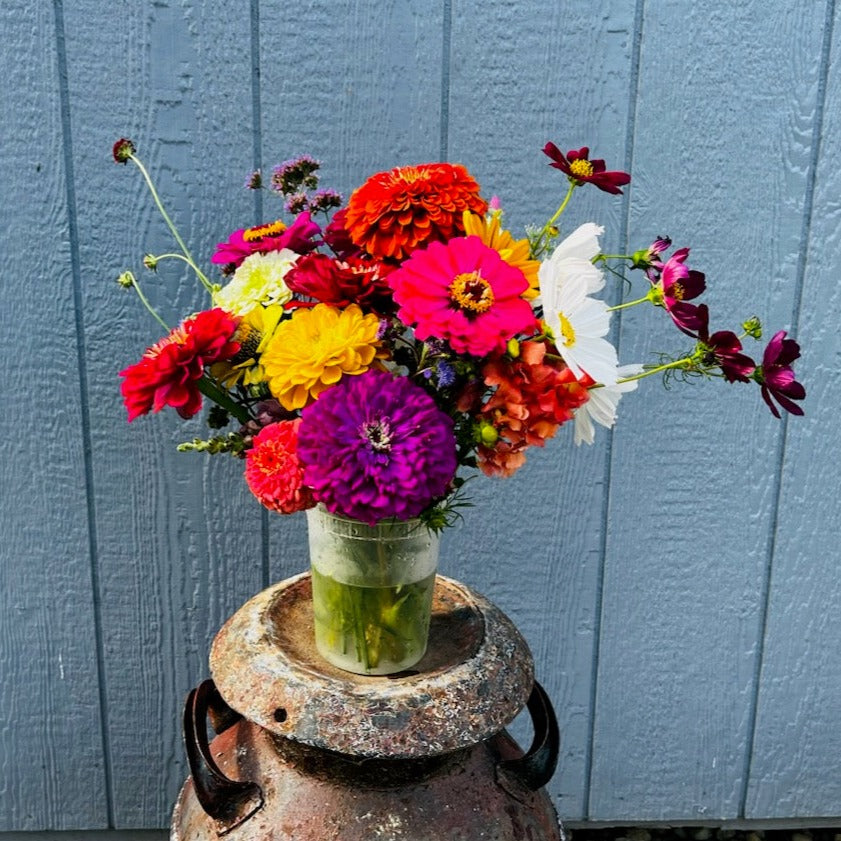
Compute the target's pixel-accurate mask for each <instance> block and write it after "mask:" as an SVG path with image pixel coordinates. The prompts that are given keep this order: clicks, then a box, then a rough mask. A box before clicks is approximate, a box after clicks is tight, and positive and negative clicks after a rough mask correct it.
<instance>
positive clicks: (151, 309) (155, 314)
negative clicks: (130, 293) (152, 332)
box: [131, 278, 169, 333]
mask: <svg viewBox="0 0 841 841" xmlns="http://www.w3.org/2000/svg"><path fill="white" fill-rule="evenodd" d="M131 285H132V287H133V288H134V291H135V292H137V297H138V298H140V301H141V303H142V304H143V306H144V307H146V309H147V310H149V312H150V313H151V314H152V317H153V318H154V319H155V321H157V322H158V324H160V325H161V327H163V328H164V330H166V332H167V333H169V327H168V326H167V323H166V322H165V321H164V320H163V319H162V318H161V317H160V316H159V315H158V311H157V310H156V309H155V308H154V307H153V306H152V305H151V304H150V303H149V299H148V298H147V297H146V296H145V295H144V294H143V290H142V289H141V288H140V284H139V283H138V282H137V278H133V279H132V284H131Z"/></svg>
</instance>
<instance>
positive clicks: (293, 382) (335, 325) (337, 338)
mask: <svg viewBox="0 0 841 841" xmlns="http://www.w3.org/2000/svg"><path fill="white" fill-rule="evenodd" d="M379 326H380V325H379V319H378V318H377V316H376V315H374V314H373V313H369V314H368V315H364V314H363V313H362V310H361V309H360V308H359V307H358V306H357V305H356V304H351V305H350V306H349V307H347V308H346V309H343V310H340V309H338V307H332V306H330V305H329V304H317V305H316V306H314V307H312V308H311V309H305V308H299V309H296V310H295V312H294V314H293V315H292V318H290V319H289V320H288V321H282V322H281V323H280V325H279V326H278V328H277V330H275V332H274V335H273V336H272V338H271V340H270V341H269V344H268V347H267V348H266V350H265V352H264V353H263V355H262V357H261V362H262V363H263V367H264V368H265V371H266V380H267V381H268V384H269V390H270V391H271V393H272V394H273V395H274V396H275V397H276V398H277V399H278V400H279V401H280V403H281V405H282V406H283V407H284V409H289V410H294V409H301V408H303V407H304V406H306V405H307V404H308V403H311V402H312V401H313V400H315V398H316V397H318V395H319V394H320V393H321V392H322V391H324V389H326V388H329V387H330V386H331V385H334V384H335V383H337V382H338V381H339V380H340V379H341V378H342V377H343V376H344V375H346V374H348V375H354V374H362V373H364V372H365V371H367V370H368V368H369V367H370V366H371V364H372V363H373V362H374V360H375V359H376V358H377V357H382V356H385V353H384V351H382V350H381V347H380V343H379V341H378V338H377V333H378V332H379Z"/></svg>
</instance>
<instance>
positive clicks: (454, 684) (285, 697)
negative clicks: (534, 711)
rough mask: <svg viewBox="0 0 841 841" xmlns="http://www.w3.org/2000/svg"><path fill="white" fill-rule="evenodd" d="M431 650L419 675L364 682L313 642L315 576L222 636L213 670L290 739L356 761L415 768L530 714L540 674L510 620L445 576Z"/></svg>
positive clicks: (261, 605)
mask: <svg viewBox="0 0 841 841" xmlns="http://www.w3.org/2000/svg"><path fill="white" fill-rule="evenodd" d="M432 610H433V613H432V621H431V623H430V636H429V646H428V648H427V653H426V654H425V655H424V658H423V659H422V660H421V661H420V662H419V663H418V664H417V665H416V666H415V668H414V669H413V670H412V671H411V672H403V673H400V674H398V675H390V676H367V675H355V674H351V673H350V672H345V671H342V670H341V669H338V668H336V667H335V666H332V665H330V664H329V663H327V662H326V661H325V660H324V659H323V658H322V657H321V656H320V655H319V654H318V652H317V650H316V647H315V638H314V632H313V615H312V590H311V586H310V576H309V573H304V574H302V575H298V576H296V577H294V578H289V579H287V580H286V581H282V582H280V583H279V584H276V585H275V586H273V587H270V588H269V589H267V590H264V591H263V592H262V593H259V594H258V595H256V596H255V597H254V598H253V599H251V600H250V601H248V602H247V603H246V604H245V605H243V607H241V608H240V609H239V610H238V611H237V612H236V613H235V614H234V615H233V616H232V617H231V618H230V619H229V620H228V621H227V622H226V623H225V625H224V626H223V627H222V629H221V630H220V631H219V633H218V634H217V635H216V639H215V640H214V641H213V646H212V648H211V651H210V670H211V674H212V675H213V679H214V681H215V682H216V686H217V687H218V689H219V692H220V693H221V695H222V697H223V698H224V699H225V701H226V703H228V704H229V705H230V706H231V707H232V708H233V709H235V710H236V711H237V712H239V713H241V714H242V715H243V716H245V718H247V719H250V720H251V721H253V722H255V723H257V724H259V725H260V726H261V727H264V728H265V729H266V730H269V731H270V732H272V733H275V734H277V735H279V736H285V737H287V738H290V739H294V740H296V741H299V742H303V743H305V744H308V745H314V746H315V747H319V748H324V749H326V750H333V751H338V752H340V753H344V754H351V755H356V756H370V757H373V756H376V757H389V758H395V759H396V758H413V757H421V756H431V755H435V754H441V753H448V752H450V751H453V750H457V749H459V748H463V747H466V746H468V745H472V744H476V743H477V742H481V741H484V740H485V739H487V738H489V737H490V736H492V735H493V734H494V733H496V732H498V731H499V730H501V729H502V728H503V727H505V726H506V725H507V724H509V723H510V722H511V721H512V720H513V719H514V717H515V716H516V715H517V713H518V712H520V710H521V709H523V707H524V706H525V704H526V701H527V699H528V697H529V693H530V692H531V688H532V684H533V682H534V662H533V660H532V656H531V653H530V651H529V649H528V646H527V645H526V643H525V640H524V639H523V638H522V636H521V635H520V633H519V631H518V630H517V629H516V628H515V627H514V625H513V623H512V622H511V620H510V619H508V617H507V616H505V614H504V613H503V612H502V611H501V610H499V608H497V607H495V606H494V605H493V604H491V603H490V602H489V601H487V600H486V599H485V598H483V597H482V596H479V595H478V594H476V593H473V592H471V591H470V590H469V589H468V588H467V587H465V586H464V585H463V584H460V583H459V582H457V581H453V580H452V579H448V578H444V577H442V576H438V578H437V580H436V585H435V594H434V599H433V608H432Z"/></svg>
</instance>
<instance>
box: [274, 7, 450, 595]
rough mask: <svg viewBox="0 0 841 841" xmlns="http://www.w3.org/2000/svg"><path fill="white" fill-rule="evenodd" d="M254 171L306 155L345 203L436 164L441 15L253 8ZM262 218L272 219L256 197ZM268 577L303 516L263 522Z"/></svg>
mask: <svg viewBox="0 0 841 841" xmlns="http://www.w3.org/2000/svg"><path fill="white" fill-rule="evenodd" d="M260 20H261V24H260V41H261V46H260V55H261V58H260V66H261V90H262V107H261V110H262V114H263V126H262V133H263V155H264V161H263V163H264V170H265V171H266V172H269V171H270V170H271V167H272V166H273V165H275V164H277V163H280V162H281V161H283V160H286V159H288V158H292V157H296V156H298V155H301V154H310V155H312V156H313V157H315V158H317V159H319V160H321V161H322V169H321V173H322V186H324V187H329V188H331V189H337V190H339V191H341V192H342V193H343V194H344V196H345V198H347V197H348V196H349V194H350V191H351V190H353V188H354V187H356V186H358V185H359V184H361V183H362V181H363V180H364V179H365V178H367V177H368V176H369V175H371V174H373V173H374V172H378V171H380V170H384V169H389V168H391V167H393V166H401V165H405V164H409V163H418V162H420V161H427V160H436V159H437V155H438V146H439V135H440V97H441V93H440V91H441V61H442V59H441V43H442V17H441V9H440V8H439V7H438V6H437V5H436V6H435V7H434V8H430V6H428V5H422V4H415V3H411V2H409V0H390V2H386V3H384V2H379V0H358V2H351V3H345V4H332V5H330V4H324V3H317V2H310V3H299V4H291V5H290V4H288V3H280V2H277V1H276V0H263V2H261V4H260ZM264 202H265V213H266V215H267V218H268V217H269V216H271V215H272V212H273V211H272V210H270V208H272V207H273V208H276V210H277V212H278V213H279V212H280V202H279V200H278V199H275V198H274V197H271V196H270V197H266V199H265V200H264ZM270 535H271V539H270V544H271V563H270V569H271V573H270V578H271V579H272V580H273V581H278V580H281V579H282V578H285V577H287V576H289V575H293V574H295V573H297V572H301V571H303V570H305V569H306V568H307V567H308V564H309V555H308V552H307V546H306V521H305V518H304V517H303V515H296V516H294V517H285V516H280V515H278V516H275V515H271V516H270Z"/></svg>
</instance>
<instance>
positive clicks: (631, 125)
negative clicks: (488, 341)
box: [582, 0, 645, 820]
mask: <svg viewBox="0 0 841 841" xmlns="http://www.w3.org/2000/svg"><path fill="white" fill-rule="evenodd" d="M644 13H645V0H636V5H635V8H634V43H633V47H632V49H631V68H630V71H631V72H630V84H629V98H628V101H629V103H630V106H629V108H628V123H627V126H626V129H625V162H624V166H625V171H626V172H631V171H632V165H633V159H634V137H635V134H636V109H637V101H638V98H639V86H640V57H641V53H642V29H643V16H644ZM630 226H631V187H629V188H628V191H627V193H626V194H625V196H624V197H623V199H622V229H623V234H622V238H621V245H620V253H623V254H624V253H626V252H627V247H628V241H629V239H630ZM616 316H617V317H616V321H615V322H614V325H613V328H612V331H611V338H612V339H613V341H614V343H615V344H616V347H617V350H618V349H619V337H620V331H621V326H622V310H619V311H618V312H617V314H616ZM612 474H613V429H610V430H609V431H608V435H607V439H606V445H605V467H604V478H605V481H604V487H605V493H604V496H603V497H602V512H601V520H602V533H601V540H600V546H599V572H598V576H597V579H596V595H595V609H594V611H593V616H594V626H593V652H592V667H591V669H590V676H591V677H590V705H589V716H590V737H589V739H588V741H587V748H586V752H585V756H584V775H583V776H584V792H583V797H582V803H583V806H584V814H585V816H586V819H587V820H589V819H590V816H591V814H592V804H591V802H590V801H591V793H592V786H593V748H594V742H595V733H596V704H597V700H598V691H599V654H600V652H601V630H602V611H603V608H604V604H603V596H604V574H605V561H606V558H607V530H608V520H609V516H610V489H611V479H612Z"/></svg>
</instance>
